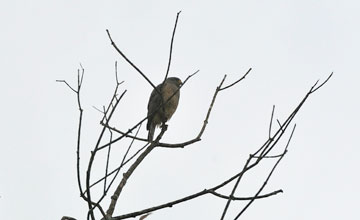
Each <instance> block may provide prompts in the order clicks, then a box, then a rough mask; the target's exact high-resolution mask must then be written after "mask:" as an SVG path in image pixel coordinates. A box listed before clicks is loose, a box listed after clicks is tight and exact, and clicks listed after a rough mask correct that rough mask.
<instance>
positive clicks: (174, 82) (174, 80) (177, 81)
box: [167, 77, 182, 87]
mask: <svg viewBox="0 0 360 220" xmlns="http://www.w3.org/2000/svg"><path fill="white" fill-rule="evenodd" d="M167 81H168V82H171V83H173V84H175V85H176V86H177V87H180V86H181V85H182V81H181V79H179V78H177V77H169V78H168V79H167Z"/></svg>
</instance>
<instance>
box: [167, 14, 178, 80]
mask: <svg viewBox="0 0 360 220" xmlns="http://www.w3.org/2000/svg"><path fill="white" fill-rule="evenodd" d="M180 13H181V11H179V12H178V13H177V14H176V20H175V25H174V30H173V33H172V36H171V43H170V54H169V62H168V66H167V69H166V74H165V78H164V81H163V82H165V80H166V79H167V77H168V75H169V71H170V66H171V57H172V50H173V44H174V37H175V31H176V26H177V23H178V19H179V15H180Z"/></svg>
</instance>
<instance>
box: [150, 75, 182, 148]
mask: <svg viewBox="0 0 360 220" xmlns="http://www.w3.org/2000/svg"><path fill="white" fill-rule="evenodd" d="M181 84H182V82H181V80H180V79H179V78H177V77H169V78H167V79H166V80H165V82H164V83H163V84H159V85H158V86H156V89H157V90H158V91H159V92H160V93H161V96H162V100H161V96H160V94H159V92H158V91H156V90H155V89H154V90H153V91H152V92H151V95H150V99H149V103H148V113H147V115H148V121H147V125H146V129H147V130H149V134H148V140H149V141H152V140H153V137H154V132H155V127H156V126H158V125H160V124H162V123H165V122H167V121H168V120H169V119H170V118H171V116H172V115H173V114H174V112H175V111H176V108H177V106H178V104H179V98H180V90H178V89H179V88H180V86H181ZM174 94H175V95H174ZM171 96H172V98H171V99H169V98H170V97H171ZM162 102H164V106H161V104H162ZM160 106H161V107H160Z"/></svg>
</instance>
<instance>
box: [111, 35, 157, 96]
mask: <svg viewBox="0 0 360 220" xmlns="http://www.w3.org/2000/svg"><path fill="white" fill-rule="evenodd" d="M106 33H107V35H108V37H109V39H110V41H111V45H112V46H113V47H114V48H115V50H116V51H117V52H118V53H119V54H120V55H121V56H122V57H123V58H124V59H125V60H126V61H127V62H128V63H129V64H130V65H131V66H132V67H133V68H134V69H135V70H136V71H137V72H138V73H140V75H141V76H142V77H144V79H145V80H146V81H147V82H148V83H149V84H150V85H151V86H152V87H153V88H154V89H155V90H156V91H157V92H158V94H161V93H160V91H158V90H157V88H156V86H155V85H154V84H153V83H152V82H151V81H150V80H149V78H147V76H146V75H145V74H144V73H143V72H142V71H141V70H140V69H139V68H138V67H137V66H136V65H135V64H134V63H133V62H131V61H130V60H129V59H128V58H127V57H126V56H125V54H124V53H123V52H122V51H121V50H120V49H119V48H118V47H117V46H116V44H115V42H114V41H113V39H112V38H111V35H110V32H109V30H108V29H106Z"/></svg>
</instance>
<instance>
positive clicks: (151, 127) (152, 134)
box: [148, 124, 155, 141]
mask: <svg viewBox="0 0 360 220" xmlns="http://www.w3.org/2000/svg"><path fill="white" fill-rule="evenodd" d="M154 132H155V125H154V124H151V125H150V127H149V134H148V141H152V140H153V138H154Z"/></svg>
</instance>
